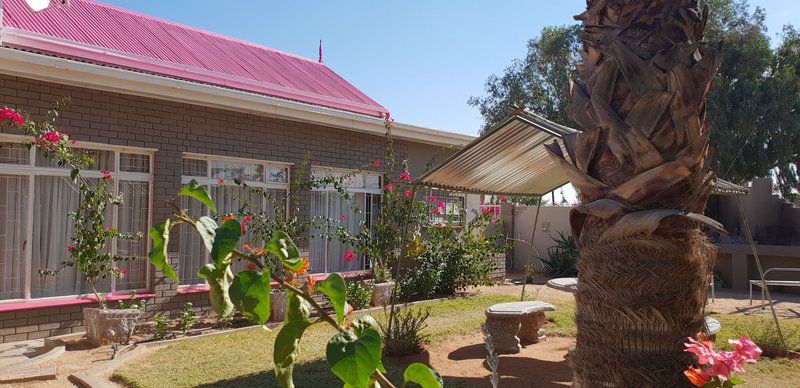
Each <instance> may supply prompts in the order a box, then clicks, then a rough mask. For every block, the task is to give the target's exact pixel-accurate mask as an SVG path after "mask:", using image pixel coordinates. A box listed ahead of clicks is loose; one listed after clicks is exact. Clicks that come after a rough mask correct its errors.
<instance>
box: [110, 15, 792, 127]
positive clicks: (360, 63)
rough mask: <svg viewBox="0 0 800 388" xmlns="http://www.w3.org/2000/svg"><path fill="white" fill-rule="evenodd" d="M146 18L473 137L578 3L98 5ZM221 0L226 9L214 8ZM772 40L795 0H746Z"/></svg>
mask: <svg viewBox="0 0 800 388" xmlns="http://www.w3.org/2000/svg"><path fill="white" fill-rule="evenodd" d="M101 1H103V2H105V3H108V4H113V5H116V6H119V7H123V8H127V9H131V10H134V11H137V12H141V13H144V14H148V15H152V16H155V17H159V18H163V19H167V20H170V21H173V22H177V23H181V24H187V25H191V26H194V27H197V28H201V29H204V30H208V31H213V32H216V33H220V34H224V35H228V36H232V37H235V38H239V39H243V40H247V41H251V42H254V43H258V44H261V45H265V46H268V47H272V48H275V49H279V50H282V51H287V52H290V53H294V54H298V55H302V56H305V57H309V58H316V57H317V48H318V44H319V40H320V39H322V40H323V46H324V60H325V64H326V65H328V66H329V67H330V68H332V69H333V70H334V71H336V72H337V73H339V74H340V75H341V76H343V77H344V78H345V79H347V80H348V81H350V82H351V83H353V84H354V85H355V86H356V87H358V88H359V89H361V90H362V91H364V92H365V93H366V94H367V95H369V96H370V97H372V98H374V99H375V100H377V101H378V102H380V103H381V104H383V105H384V106H385V107H387V108H388V109H389V110H390V111H391V112H392V115H393V116H394V117H395V118H396V119H397V120H398V121H401V122H406V123H412V124H417V125H422V126H425V127H430V128H436V129H442V130H447V131H453V132H460V133H465V134H472V135H474V134H477V132H478V130H479V128H480V126H481V123H482V120H481V117H480V114H479V113H478V112H477V110H476V109H474V108H472V107H470V106H468V105H467V99H468V98H469V97H470V96H473V95H480V94H482V92H483V85H484V82H485V80H486V78H487V77H488V76H489V75H490V74H492V73H499V72H502V70H503V69H504V68H505V67H506V66H507V65H508V64H509V63H510V62H511V60H512V59H514V58H520V57H523V56H524V55H525V51H526V47H525V45H526V42H527V40H528V39H530V38H531V37H533V36H535V35H536V34H537V33H538V32H539V31H540V30H541V29H542V27H544V26H547V25H555V24H567V23H572V22H573V20H572V15H575V14H577V13H580V12H581V10H582V8H583V7H585V2H584V1H582V0H561V1H542V0H535V1H533V0H519V1H517V0H514V1H503V2H502V3H501V2H495V1H435V2H434V1H418V0H409V1H384V2H381V3H378V2H373V1H370V2H367V1H361V2H354V1H302V2H301V1H284V0H281V1H263V0H260V1H259V0H236V1H227V2H220V1H219V0H215V1H212V0H170V1H163V0H101ZM221 3H224V6H221V5H220V4H221ZM750 3H751V6H761V7H763V8H765V9H766V11H767V25H768V27H769V31H770V34H771V35H773V34H775V33H778V32H780V30H781V28H782V26H783V24H785V23H788V22H791V21H795V23H796V22H797V21H800V6H799V5H797V3H796V0H751V1H750Z"/></svg>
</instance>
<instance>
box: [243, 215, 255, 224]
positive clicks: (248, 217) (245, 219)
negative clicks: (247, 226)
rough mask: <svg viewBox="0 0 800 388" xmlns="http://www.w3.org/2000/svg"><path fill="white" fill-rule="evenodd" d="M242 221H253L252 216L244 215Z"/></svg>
mask: <svg viewBox="0 0 800 388" xmlns="http://www.w3.org/2000/svg"><path fill="white" fill-rule="evenodd" d="M243 222H245V223H247V222H253V217H250V216H244V220H243Z"/></svg>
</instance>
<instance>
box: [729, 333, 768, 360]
mask: <svg viewBox="0 0 800 388" xmlns="http://www.w3.org/2000/svg"><path fill="white" fill-rule="evenodd" d="M728 343H730V344H731V345H733V349H734V351H735V352H736V353H738V354H739V355H741V356H742V357H743V358H744V361H745V362H748V363H755V362H756V360H758V358H759V357H761V348H759V347H758V345H756V344H755V343H754V342H753V341H751V340H750V338H748V337H742V338H740V339H738V340H733V339H729V340H728Z"/></svg>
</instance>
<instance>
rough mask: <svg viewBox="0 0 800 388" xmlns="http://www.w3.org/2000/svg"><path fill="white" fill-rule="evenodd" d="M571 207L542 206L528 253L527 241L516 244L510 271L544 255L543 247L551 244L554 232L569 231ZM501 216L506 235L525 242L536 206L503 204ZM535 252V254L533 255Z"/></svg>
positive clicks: (532, 226)
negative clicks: (512, 266) (512, 265)
mask: <svg viewBox="0 0 800 388" xmlns="http://www.w3.org/2000/svg"><path fill="white" fill-rule="evenodd" d="M570 210H572V207H571V206H542V208H541V210H540V212H539V220H538V222H536V226H535V227H536V234H535V236H534V239H533V247H534V248H535V250H534V251H533V252H532V255H531V249H530V247H529V246H528V245H527V244H524V243H516V244H515V246H514V250H513V257H514V271H522V270H523V265H525V263H526V262H527V260H528V259H529V257H530V259H531V261H532V262H535V263H539V260H538V258H537V256H542V257H546V255H547V249H548V248H550V247H552V246H553V245H554V243H553V239H552V238H551V236H557V235H558V232H562V233H564V234H566V235H569V234H570V227H569V211H570ZM502 216H503V222H504V229H505V232H506V234H507V235H508V236H512V237H514V238H518V239H524V240H526V241H530V240H531V235H532V234H533V230H534V218H535V217H536V206H509V205H503V209H502ZM537 252H538V255H537Z"/></svg>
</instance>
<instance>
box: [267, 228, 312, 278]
mask: <svg viewBox="0 0 800 388" xmlns="http://www.w3.org/2000/svg"><path fill="white" fill-rule="evenodd" d="M264 250H266V251H267V252H271V253H273V254H274V255H275V256H278V259H280V261H281V263H283V265H285V266H287V267H289V268H291V269H293V270H295V271H296V270H298V269H300V268H301V267H302V266H303V260H302V259H301V258H300V251H299V250H297V245H294V241H292V238H291V237H289V235H288V234H286V233H285V232H282V231H280V230H279V231H276V232H275V233H274V234H273V235H272V240H270V242H269V244H267V246H266V247H264Z"/></svg>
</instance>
